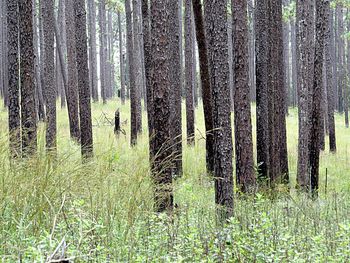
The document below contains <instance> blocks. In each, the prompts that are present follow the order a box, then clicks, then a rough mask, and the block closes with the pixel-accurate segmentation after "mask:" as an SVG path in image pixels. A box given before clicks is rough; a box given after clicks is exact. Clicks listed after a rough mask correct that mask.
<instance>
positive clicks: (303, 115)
mask: <svg viewBox="0 0 350 263" xmlns="http://www.w3.org/2000/svg"><path fill="white" fill-rule="evenodd" d="M313 8H314V0H307V1H301V0H299V1H297V20H296V23H297V54H298V57H297V61H298V97H299V101H298V105H299V142H298V173H297V183H298V186H299V187H301V188H304V189H305V188H306V189H307V188H308V187H309V185H310V176H309V154H310V152H309V142H310V119H311V115H310V105H311V103H310V102H311V99H312V98H311V96H310V95H311V94H310V90H312V86H311V82H310V78H311V76H310V75H313V74H310V71H311V70H313V69H311V63H310V61H311V60H312V58H313V56H311V53H312V50H313V44H312V41H311V42H310V38H311V37H312V36H311V34H312V33H313V30H311V29H310V27H311V28H312V27H313V23H312V20H313V15H312V14H313V13H314V9H313ZM310 16H311V18H310ZM312 68H313V67H312Z"/></svg>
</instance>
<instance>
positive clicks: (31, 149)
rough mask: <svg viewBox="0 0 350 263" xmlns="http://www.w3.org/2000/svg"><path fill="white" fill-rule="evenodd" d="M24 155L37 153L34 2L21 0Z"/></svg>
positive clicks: (28, 155)
mask: <svg viewBox="0 0 350 263" xmlns="http://www.w3.org/2000/svg"><path fill="white" fill-rule="evenodd" d="M19 30H20V40H19V43H20V50H21V52H20V53H21V54H20V79H21V127H22V155H23V156H24V157H30V156H32V155H33V154H35V153H36V151H37V126H36V110H35V85H34V43H33V33H34V30H33V2H32V0H19Z"/></svg>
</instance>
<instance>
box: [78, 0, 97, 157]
mask: <svg viewBox="0 0 350 263" xmlns="http://www.w3.org/2000/svg"><path fill="white" fill-rule="evenodd" d="M74 14H75V28H76V34H75V39H76V61H77V68H78V90H79V114H80V128H81V134H80V142H81V154H82V156H83V157H87V158H88V157H92V156H93V138H92V120H91V100H90V85H89V68H88V52H87V30H86V10H85V1H84V0H75V1H74Z"/></svg>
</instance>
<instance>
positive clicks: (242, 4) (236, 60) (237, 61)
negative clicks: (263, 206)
mask: <svg viewBox="0 0 350 263" xmlns="http://www.w3.org/2000/svg"><path fill="white" fill-rule="evenodd" d="M231 7H232V18H233V19H232V23H233V26H232V29H233V30H232V32H233V35H234V36H235V37H234V38H233V54H234V56H233V67H234V69H233V72H234V86H235V95H234V114H235V118H234V121H235V123H234V125H235V149H236V151H235V152H236V181H237V186H238V188H239V189H240V190H241V191H242V192H250V191H252V190H254V188H255V174H254V161H253V135H252V123H251V109H250V86H249V63H248V52H249V51H248V18H247V1H246V0H238V1H237V0H232V2H231Z"/></svg>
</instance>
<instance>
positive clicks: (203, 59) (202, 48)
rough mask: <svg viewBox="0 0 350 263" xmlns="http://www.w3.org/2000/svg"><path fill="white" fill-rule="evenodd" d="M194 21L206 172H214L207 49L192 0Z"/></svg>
mask: <svg viewBox="0 0 350 263" xmlns="http://www.w3.org/2000/svg"><path fill="white" fill-rule="evenodd" d="M192 3H193V11H194V19H195V24H196V34H197V43H198V52H199V65H200V66H199V69H200V76H201V85H202V99H203V110H204V121H205V133H206V141H205V146H206V164H207V172H208V173H210V174H211V173H213V172H214V137H213V129H214V127H213V111H212V110H213V109H212V94H211V92H212V91H211V88H210V76H209V65H208V47H207V40H206V35H205V28H204V19H203V10H202V9H203V8H202V4H201V1H200V0H192Z"/></svg>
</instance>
